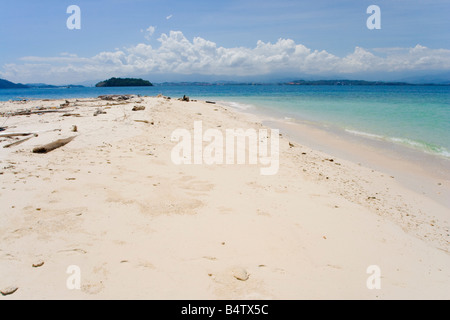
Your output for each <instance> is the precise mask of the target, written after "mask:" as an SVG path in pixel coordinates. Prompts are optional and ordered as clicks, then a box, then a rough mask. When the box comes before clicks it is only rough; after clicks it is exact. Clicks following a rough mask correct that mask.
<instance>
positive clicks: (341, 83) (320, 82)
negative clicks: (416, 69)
mask: <svg viewBox="0 0 450 320" xmlns="http://www.w3.org/2000/svg"><path fill="white" fill-rule="evenodd" d="M286 84H288V85H295V86H414V85H415V84H411V83H407V82H385V81H365V80H314V81H310V80H295V81H291V82H288V83H286ZM427 85H432V84H427Z"/></svg>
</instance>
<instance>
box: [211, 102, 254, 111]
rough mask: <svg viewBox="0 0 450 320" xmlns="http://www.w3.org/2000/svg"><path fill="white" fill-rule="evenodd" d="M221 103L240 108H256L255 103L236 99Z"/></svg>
mask: <svg viewBox="0 0 450 320" xmlns="http://www.w3.org/2000/svg"><path fill="white" fill-rule="evenodd" d="M220 104H221V105H224V106H227V107H230V108H234V109H238V110H249V109H253V108H255V106H254V105H251V104H245V103H240V102H234V101H220Z"/></svg>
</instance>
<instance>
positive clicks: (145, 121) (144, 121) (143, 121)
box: [134, 120, 150, 124]
mask: <svg viewBox="0 0 450 320" xmlns="http://www.w3.org/2000/svg"><path fill="white" fill-rule="evenodd" d="M134 122H142V123H147V124H149V123H150V122H149V121H147V120H134Z"/></svg>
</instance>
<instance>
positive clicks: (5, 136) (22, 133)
mask: <svg viewBox="0 0 450 320" xmlns="http://www.w3.org/2000/svg"><path fill="white" fill-rule="evenodd" d="M32 134H35V133H33V132H16V133H12V132H11V133H1V134H0V138H11V137H25V136H31V135H32Z"/></svg>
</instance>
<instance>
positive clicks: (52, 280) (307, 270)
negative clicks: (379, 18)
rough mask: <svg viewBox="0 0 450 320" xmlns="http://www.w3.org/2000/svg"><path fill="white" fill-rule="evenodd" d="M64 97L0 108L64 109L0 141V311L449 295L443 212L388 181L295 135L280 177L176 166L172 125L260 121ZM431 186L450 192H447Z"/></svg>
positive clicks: (197, 108)
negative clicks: (42, 302) (54, 303)
mask: <svg viewBox="0 0 450 320" xmlns="http://www.w3.org/2000/svg"><path fill="white" fill-rule="evenodd" d="M68 101H69V104H66V105H65V107H64V108H61V107H60V105H62V104H65V103H66V101H65V100H51V101H42V100H34V101H23V102H0V113H5V112H16V111H17V110H19V109H31V108H33V109H32V110H34V111H36V110H37V111H39V110H38V109H36V107H45V110H53V111H57V112H49V113H42V114H39V113H38V112H36V113H31V114H28V115H17V116H13V117H10V118H9V119H7V120H6V118H0V119H2V122H4V121H6V123H5V124H4V126H7V127H8V128H7V130H6V131H4V132H1V133H11V132H32V133H36V134H38V136H37V137H35V136H32V138H31V139H29V140H27V141H25V142H23V143H21V144H19V145H17V146H12V147H10V148H3V147H4V146H5V145H7V144H10V143H12V142H14V141H16V140H12V139H10V138H3V137H1V136H0V202H1V210H0V212H1V214H0V291H2V290H3V291H4V292H7V291H8V290H7V288H12V289H14V288H17V290H16V291H15V292H13V293H11V294H9V295H5V296H3V295H0V300H8V299H449V298H450V256H449V239H450V237H449V233H450V232H449V220H450V219H449V207H448V206H446V205H445V204H443V203H442V202H440V201H436V199H435V198H436V197H430V196H429V194H423V193H420V192H417V191H416V189H414V188H408V187H407V186H405V184H404V183H401V182H400V181H398V179H397V178H396V177H395V175H392V173H391V172H389V173H386V172H383V171H379V170H376V169H375V168H372V167H370V166H369V165H367V166H366V165H364V164H361V165H359V164H358V163H355V162H353V161H349V160H346V159H343V158H338V157H336V156H335V155H333V154H325V153H323V152H321V151H317V150H313V149H311V148H309V147H306V146H303V145H301V144H300V143H298V142H296V141H295V139H293V137H289V136H287V135H286V134H283V136H282V137H280V167H279V171H278V173H277V174H276V175H273V176H263V175H261V174H260V166H258V165H250V164H247V165H237V164H236V165H211V166H208V165H175V164H174V163H173V162H172V160H171V151H172V149H173V147H174V146H175V145H176V143H175V142H172V141H171V134H172V132H173V131H174V130H176V129H178V128H185V129H187V130H192V129H193V126H194V121H199V120H201V121H202V122H203V128H204V130H206V129H208V128H211V129H219V130H225V129H227V128H230V129H233V128H243V129H249V128H255V129H256V130H259V129H261V128H262V124H261V123H262V122H263V120H264V119H260V118H258V116H256V115H248V114H243V113H238V112H236V111H235V110H232V109H230V108H228V107H224V106H220V105H217V104H216V105H215V104H208V103H205V102H202V101H197V102H182V101H178V100H176V99H171V100H168V99H165V98H164V97H134V98H131V99H129V100H125V101H106V100H101V99H70V100H68ZM135 106H144V107H145V110H141V111H132V109H133V107H135ZM98 110H100V111H102V112H97V111H98ZM96 112H97V113H98V114H97V116H94V113H96ZM136 120H138V122H137V121H136ZM142 121H144V122H142ZM74 125H75V126H76V127H77V132H72V128H73V126H74ZM273 129H276V127H273ZM72 136H76V138H75V139H74V140H73V141H71V142H70V143H68V144H67V145H65V146H63V147H61V148H58V149H56V150H54V151H52V152H49V153H47V154H35V153H32V150H33V148H35V147H38V146H41V145H45V144H47V143H50V142H53V141H55V140H58V139H63V138H68V137H72ZM23 138H25V137H18V139H23ZM352 152H358V150H354V151H352ZM359 152H364V151H363V150H360V151H359ZM411 174H412V175H414V173H413V172H412V173H411ZM436 185H437V187H436V188H438V189H437V190H438V191H436V190H435V189H433V190H430V192H434V193H437V192H442V194H448V192H449V190H450V181H448V180H445V179H444V180H441V181H436ZM71 266H76V267H77V268H79V269H78V270H79V271H80V274H79V275H80V277H79V279H80V285H81V286H80V288H79V289H77V288H75V289H73V288H71V286H70V284H69V286H68V281H69V282H70V281H71V280H72V279H73V278H71V277H72V276H73V275H74V273H72V270H74V269H71V268H70V267H71ZM370 266H377V267H379V270H380V272H381V279H380V283H381V289H379V290H378V289H373V290H370V289H369V288H368V286H367V281H368V279H369V277H371V276H372V274H371V273H367V270H368V268H369V267H370ZM68 271H69V272H68ZM237 274H241V275H242V274H243V275H244V277H243V279H242V276H238V277H237V276H236V275H237ZM237 278H240V279H237ZM10 290H11V289H10Z"/></svg>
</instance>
